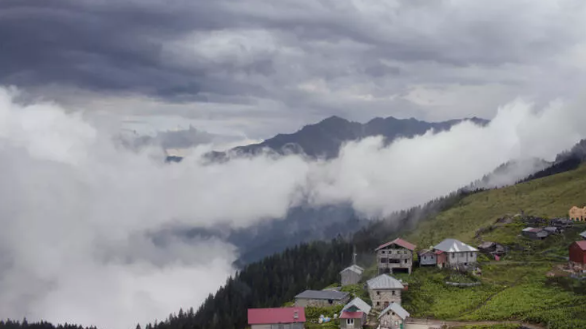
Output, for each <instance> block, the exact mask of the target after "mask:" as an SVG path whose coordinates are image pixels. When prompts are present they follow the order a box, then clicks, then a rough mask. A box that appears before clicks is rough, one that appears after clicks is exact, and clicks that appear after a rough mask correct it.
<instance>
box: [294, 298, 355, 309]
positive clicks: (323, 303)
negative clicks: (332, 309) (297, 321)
mask: <svg viewBox="0 0 586 329" xmlns="http://www.w3.org/2000/svg"><path fill="white" fill-rule="evenodd" d="M349 301H350V297H349V296H348V297H346V298H344V299H341V300H332V302H331V303H330V300H328V299H306V298H296V299H295V306H297V307H328V306H334V305H346V304H347V303H348V302H349Z"/></svg>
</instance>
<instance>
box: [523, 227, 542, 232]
mask: <svg viewBox="0 0 586 329" xmlns="http://www.w3.org/2000/svg"><path fill="white" fill-rule="evenodd" d="M523 232H533V233H537V232H541V229H540V228H534V227H527V228H524V229H523Z"/></svg>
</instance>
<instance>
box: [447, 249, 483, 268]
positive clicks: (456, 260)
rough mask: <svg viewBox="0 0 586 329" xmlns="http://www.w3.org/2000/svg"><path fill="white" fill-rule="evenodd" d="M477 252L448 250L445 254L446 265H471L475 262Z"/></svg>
mask: <svg viewBox="0 0 586 329" xmlns="http://www.w3.org/2000/svg"><path fill="white" fill-rule="evenodd" d="M476 254H477V252H476V251H473V252H450V253H448V255H447V262H448V265H450V266H454V265H465V264H468V265H472V264H475V263H476V259H477V255H476Z"/></svg>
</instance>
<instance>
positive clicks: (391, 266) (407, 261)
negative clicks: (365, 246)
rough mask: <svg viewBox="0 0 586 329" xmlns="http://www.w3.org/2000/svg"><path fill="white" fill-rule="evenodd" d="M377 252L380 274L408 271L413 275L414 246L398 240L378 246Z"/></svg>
mask: <svg viewBox="0 0 586 329" xmlns="http://www.w3.org/2000/svg"><path fill="white" fill-rule="evenodd" d="M375 251H376V260H377V264H378V273H379V274H382V273H390V274H393V271H396V270H403V271H407V273H409V274H411V268H412V266H413V252H414V251H415V245H414V244H412V243H410V242H407V241H405V240H403V239H400V238H397V239H395V240H393V241H390V242H387V243H385V244H382V245H380V246H378V247H377V248H376V249H375Z"/></svg>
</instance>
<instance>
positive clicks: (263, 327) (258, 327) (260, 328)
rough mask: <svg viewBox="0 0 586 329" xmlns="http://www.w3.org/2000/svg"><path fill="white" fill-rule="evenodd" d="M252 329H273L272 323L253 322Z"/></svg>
mask: <svg viewBox="0 0 586 329" xmlns="http://www.w3.org/2000/svg"><path fill="white" fill-rule="evenodd" d="M250 328H251V329H271V325H270V324H253V325H252V326H250Z"/></svg>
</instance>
